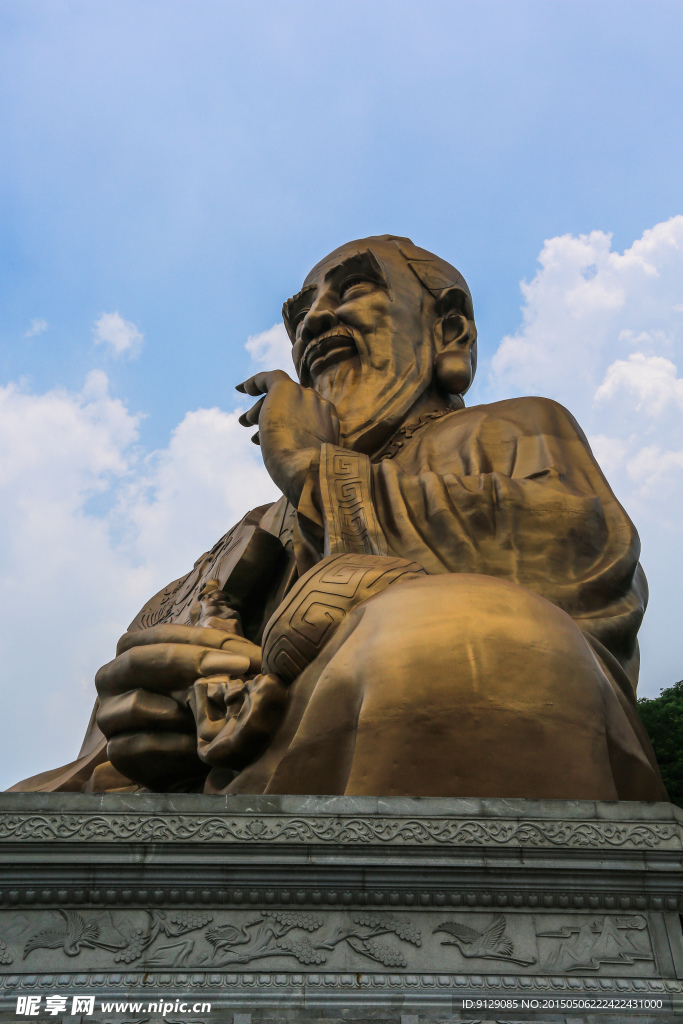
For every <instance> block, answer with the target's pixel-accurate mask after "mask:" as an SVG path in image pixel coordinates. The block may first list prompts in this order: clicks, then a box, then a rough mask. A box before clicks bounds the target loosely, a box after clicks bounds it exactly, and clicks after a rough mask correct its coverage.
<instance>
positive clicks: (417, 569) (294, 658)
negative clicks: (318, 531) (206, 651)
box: [262, 554, 427, 683]
mask: <svg viewBox="0 0 683 1024" xmlns="http://www.w3.org/2000/svg"><path fill="white" fill-rule="evenodd" d="M426 575H427V573H426V571H425V570H424V569H423V568H422V566H421V565H418V563H417V562H408V561H406V560H405V559H404V558H395V557H388V556H386V555H353V554H351V555H350V554H342V555H332V556H330V557H329V558H325V559H323V561H322V562H318V564H317V565H315V566H314V567H313V568H312V569H310V570H309V571H308V572H307V573H306V574H305V575H304V576H302V577H301V579H300V580H299V581H298V582H297V584H296V585H295V586H294V587H293V588H292V590H291V591H290V592H289V594H288V595H287V597H286V598H285V600H284V601H283V603H282V604H281V605H280V607H279V608H278V610H277V611H276V612H275V614H274V615H273V617H272V618H271V619H270V621H269V622H268V624H267V625H266V628H265V631H264V634H263V640H262V647H263V667H264V671H266V672H274V673H275V674H276V675H278V676H280V678H281V679H283V680H284V681H285V682H286V683H291V682H293V681H294V679H296V677H297V676H298V675H299V674H300V673H301V672H302V671H303V670H304V668H305V667H306V666H307V665H309V664H310V663H311V661H313V659H314V658H315V657H316V656H317V655H318V654H319V653H320V652H321V650H322V649H323V647H324V646H325V644H327V643H328V642H329V640H330V639H331V638H332V637H333V636H334V634H335V633H336V631H337V629H338V628H339V626H340V624H341V623H342V622H343V620H344V619H345V618H346V616H347V615H348V613H349V612H350V611H351V610H352V609H353V608H355V607H356V606H357V605H359V604H360V603H361V602H362V601H365V600H367V599H368V598H369V597H372V596H373V594H378V593H379V592H380V591H382V590H385V589H386V588H387V587H388V586H391V585H392V584H395V583H404V582H407V581H408V580H412V579H417V578H418V577H420V576H426Z"/></svg>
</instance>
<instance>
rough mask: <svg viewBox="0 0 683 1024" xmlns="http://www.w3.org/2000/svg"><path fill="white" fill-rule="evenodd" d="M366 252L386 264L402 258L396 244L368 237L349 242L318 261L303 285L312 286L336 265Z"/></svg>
mask: <svg viewBox="0 0 683 1024" xmlns="http://www.w3.org/2000/svg"><path fill="white" fill-rule="evenodd" d="M364 253H371V254H372V256H374V257H375V259H376V260H381V262H382V263H384V264H387V263H391V262H397V261H400V260H401V259H402V257H401V254H400V253H399V252H398V250H397V249H396V248H395V247H394V246H388V245H382V244H381V243H380V244H377V243H376V242H374V243H373V242H370V241H369V240H368V239H360V240H359V241H357V242H347V244H346V245H340V246H339V248H338V249H335V250H334V251H333V252H331V253H329V255H327V256H325V257H324V259H322V260H320V262H319V263H316V265H315V266H314V267H313V269H312V270H310V271H309V272H308V274H307V275H306V280H305V281H304V284H303V287H304V288H307V287H310V286H311V285H312V284H315V282H316V281H319V280H320V279H321V278H323V277H324V276H325V275H326V274H327V273H329V271H330V270H332V269H334V267H336V266H339V264H340V263H345V262H346V261H347V260H349V259H353V257H354V256H361V255H363V254H364Z"/></svg>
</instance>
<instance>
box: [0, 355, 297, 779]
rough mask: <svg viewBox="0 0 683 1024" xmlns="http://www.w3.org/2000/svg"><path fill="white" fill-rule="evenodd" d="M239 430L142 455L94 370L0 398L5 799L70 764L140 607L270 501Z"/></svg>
mask: <svg viewBox="0 0 683 1024" xmlns="http://www.w3.org/2000/svg"><path fill="white" fill-rule="evenodd" d="M237 418H238V412H237V411H235V412H223V411H221V410H220V409H198V410H195V411H193V412H188V413H187V414H186V415H185V417H184V418H183V420H182V421H181V423H179V424H178V426H177V427H176V429H175V430H174V431H173V433H172V436H171V438H170V441H169V444H168V447H166V448H164V449H162V450H161V451H157V452H153V453H149V454H148V453H145V452H144V450H142V449H141V448H140V444H139V428H140V417H139V416H137V415H134V414H132V413H131V412H130V411H129V410H128V409H127V408H126V406H125V405H124V404H123V402H121V401H120V400H119V399H117V398H114V397H112V396H111V395H110V393H109V388H108V380H107V377H106V375H105V374H103V373H102V372H100V371H96V372H93V373H91V374H90V375H89V376H88V378H87V380H86V383H85V386H84V388H83V389H82V391H80V392H79V393H70V392H67V391H64V390H61V389H54V390H51V391H47V392H45V393H43V394H31V393H29V392H28V391H26V390H22V389H21V388H19V387H17V386H15V385H12V384H10V385H7V386H6V387H2V388H0V567H1V568H0V620H1V621H2V624H3V628H2V631H0V659H1V660H2V666H3V672H2V681H1V682H0V693H1V694H2V705H3V715H2V719H1V721H0V751H2V759H1V761H0V788H3V787H4V786H9V785H11V784H13V783H14V782H16V781H18V780H19V779H20V778H21V777H25V776H27V775H31V774H34V773H35V772H38V771H42V770H45V769H47V768H50V767H55V766H57V765H59V764H62V763H65V762H67V761H69V760H71V759H72V758H73V757H74V756H75V754H76V753H77V751H78V748H79V746H80V742H81V739H82V735H83V732H84V729H85V726H86V723H87V720H88V716H89V714H90V710H91V708H92V701H93V697H94V688H93V677H94V673H95V671H96V670H97V668H98V667H99V665H101V664H103V663H104V662H105V661H108V660H109V659H110V658H111V657H112V655H113V651H114V647H115V644H116V640H117V639H118V637H119V635H120V634H121V633H122V632H123V630H124V629H125V627H126V625H127V624H128V622H129V621H130V620H131V619H132V618H133V616H134V615H135V614H136V613H137V611H138V610H139V608H140V607H141V606H142V604H143V603H144V602H145V601H146V600H147V599H149V597H151V596H152V594H154V593H155V592H156V591H157V590H159V589H160V588H161V587H162V586H165V585H166V584H167V583H169V582H170V581H171V580H173V579H174V578H177V577H178V576H180V575H182V574H183V573H185V572H187V571H188V570H189V569H190V568H191V567H192V564H193V563H194V561H195V560H196V559H197V558H198V557H199V555H201V553H202V552H203V551H205V550H207V549H208V548H209V547H211V546H212V545H213V544H214V543H215V541H216V540H218V538H219V537H220V536H221V535H222V534H223V533H224V532H225V531H226V530H227V529H228V528H229V527H230V526H232V525H233V524H234V523H235V522H236V521H238V520H239V519H240V518H241V516H242V515H243V514H244V513H245V512H246V511H247V510H248V509H249V508H253V507H254V506H256V505H259V504H263V503H265V502H266V501H269V500H273V499H274V498H276V497H277V491H276V489H275V487H274V485H273V484H272V482H271V481H270V478H269V477H268V475H267V473H266V471H265V469H264V468H263V465H262V463H261V460H260V456H259V449H258V448H256V447H255V446H254V445H253V444H252V443H251V441H250V439H249V434H250V432H249V431H247V430H245V429H244V428H243V427H240V425H239V423H238V422H237Z"/></svg>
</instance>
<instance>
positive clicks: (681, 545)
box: [479, 216, 683, 694]
mask: <svg viewBox="0 0 683 1024" xmlns="http://www.w3.org/2000/svg"><path fill="white" fill-rule="evenodd" d="M521 289H522V296H523V299H524V303H523V307H522V322H521V324H520V326H519V328H518V329H517V331H516V332H515V333H514V334H510V335H508V336H507V337H505V338H503V340H502V342H501V343H500V345H499V347H498V349H497V351H496V352H495V354H494V356H493V358H492V359H491V362H490V365H489V374H488V379H487V380H486V381H485V382H484V384H483V386H480V388H479V396H480V398H485V399H499V398H505V397H510V395H513V394H517V395H520V394H541V395H546V396H548V397H550V398H554V399H556V400H557V401H559V402H562V403H563V404H564V405H566V406H567V407H568V408H569V409H570V410H571V411H572V412H573V413H574V414H575V415H576V416H577V418H578V420H579V422H580V423H581V425H582V426H583V428H584V429H585V430H586V431H587V433H588V435H589V437H590V440H591V444H592V446H593V450H594V452H595V455H596V457H597V459H598V461H599V462H600V464H601V465H602V466H603V469H604V471H605V473H606V474H607V476H608V479H609V481H610V483H611V484H612V486H613V488H614V490H615V492H616V494H617V496H618V497H619V499H620V501H621V502H622V503H623V504H624V506H625V507H626V509H627V511H628V512H629V514H630V515H631V517H632V518H633V520H634V521H635V523H636V526H637V527H638V530H639V533H640V536H641V540H642V544H643V564H644V566H645V570H646V573H647V575H648V579H649V581H650V594H651V600H650V608H649V611H648V613H647V615H646V617H645V624H644V627H643V630H642V632H641V637H642V646H643V659H642V672H641V680H642V685H643V688H644V692H646V693H647V692H649V693H651V694H652V693H657V692H658V690H659V687H661V686H667V685H670V684H671V683H672V682H674V681H675V680H677V679H680V678H681V676H682V675H683V635H681V630H680V625H679V619H680V611H679V607H680V599H679V595H678V589H679V588H678V581H679V580H680V579H681V577H683V515H681V509H683V417H682V416H681V411H682V410H683V316H681V312H682V311H683V301H682V300H683V216H677V217H672V218H671V219H670V220H668V221H665V222H663V223H661V224H656V225H655V226H654V227H653V228H651V229H649V230H647V231H645V232H644V233H643V235H642V237H641V238H639V239H637V240H636V241H635V242H634V243H633V244H632V245H631V246H630V247H629V248H627V249H626V250H625V251H624V252H623V253H620V252H616V251H614V250H613V249H612V240H611V236H610V235H608V234H605V233H604V232H602V231H593V232H591V233H590V234H588V235H581V236H579V237H578V238H576V237H574V236H572V235H562V236H561V237H557V238H551V239H549V240H548V241H546V242H545V243H544V246H543V249H542V251H541V254H540V256H539V270H538V273H537V274H536V276H535V277H534V279H533V281H531V282H530V283H526V282H523V283H522V285H521Z"/></svg>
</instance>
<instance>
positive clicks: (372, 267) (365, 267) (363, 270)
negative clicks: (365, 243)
mask: <svg viewBox="0 0 683 1024" xmlns="http://www.w3.org/2000/svg"><path fill="white" fill-rule="evenodd" d="M349 272H350V273H357V274H365V275H367V277H369V278H370V279H371V280H373V281H376V282H377V284H379V285H381V286H382V287H383V288H386V290H387V291H389V282H388V280H387V276H386V274H385V273H384V271H383V270H382V267H381V266H380V264H379V261H378V259H377V257H376V256H375V254H374V252H373V251H372V250H371V249H366V250H365V252H354V253H353V254H352V255H351V256H347V257H346V259H344V260H342V261H341V263H337V264H335V266H333V267H331V268H330V269H329V270H328V271H327V273H326V274H325V280H326V281H329V280H330V279H332V278H335V277H342V276H344V275H345V274H347V273H349Z"/></svg>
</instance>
